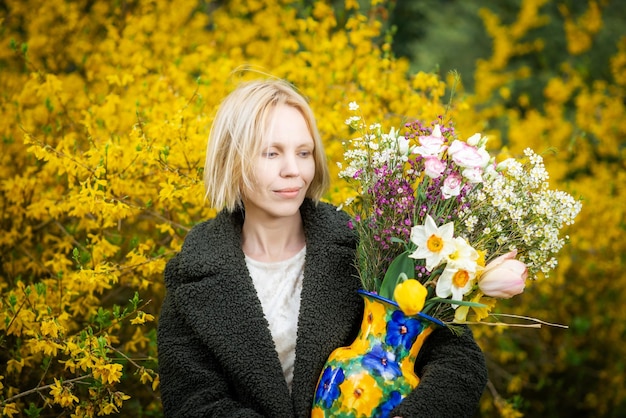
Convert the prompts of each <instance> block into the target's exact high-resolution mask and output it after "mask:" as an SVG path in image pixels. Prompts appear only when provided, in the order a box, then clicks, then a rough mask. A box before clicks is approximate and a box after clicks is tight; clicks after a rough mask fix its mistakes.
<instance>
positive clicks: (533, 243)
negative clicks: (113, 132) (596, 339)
mask: <svg viewBox="0 0 626 418" xmlns="http://www.w3.org/2000/svg"><path fill="white" fill-rule="evenodd" d="M350 110H351V111H352V112H354V116H351V117H350V118H348V120H347V121H346V124H348V125H349V126H350V127H351V128H353V129H354V130H355V131H356V132H357V135H358V137H356V138H354V139H352V140H350V141H349V143H348V144H347V145H348V146H347V149H346V151H345V154H344V158H345V162H344V163H343V164H341V163H340V164H339V165H340V170H341V171H340V176H341V177H343V178H345V179H346V180H347V181H348V182H350V183H351V184H352V185H353V186H354V191H355V196H354V197H352V198H350V199H348V200H347V201H346V202H345V203H344V204H343V205H342V207H344V208H346V210H347V211H348V212H350V213H351V214H352V221H351V227H352V228H355V229H356V230H357V232H358V233H359V236H360V243H359V247H358V250H357V268H358V271H359V274H360V278H361V281H362V284H363V288H364V289H365V290H366V291H369V292H372V293H377V294H379V295H380V296H382V297H384V298H387V299H390V300H393V301H395V302H396V303H397V304H398V306H399V307H400V308H401V309H402V311H403V312H404V313H406V314H407V315H415V314H418V313H419V314H422V315H428V316H430V317H431V318H434V320H436V322H438V323H443V324H452V323H464V322H467V321H468V314H469V313H470V312H473V315H472V318H473V320H475V321H480V320H482V319H484V318H486V317H488V316H489V312H490V310H491V309H492V308H493V307H494V306H495V303H496V301H497V299H501V298H510V297H512V296H514V295H517V294H519V293H521V292H523V290H524V287H525V283H526V280H527V279H535V278H537V277H538V276H548V275H549V273H550V271H551V270H553V269H554V268H555V267H556V266H557V259H556V255H557V253H558V251H559V250H560V249H561V248H562V247H563V245H564V244H565V242H566V241H567V239H568V237H567V236H565V237H562V236H561V234H560V233H561V230H562V229H563V227H564V226H565V225H570V224H572V223H573V222H574V219H575V217H576V216H577V214H578V213H579V212H580V210H581V203H580V201H578V200H576V199H574V198H573V197H572V196H571V195H569V194H568V193H566V192H563V191H559V190H551V189H550V188H549V185H548V173H547V172H546V170H545V166H544V164H543V159H542V157H541V156H540V155H538V154H536V153H535V152H534V151H532V150H531V149H526V150H525V152H524V154H525V156H524V157H523V158H521V159H513V158H508V159H504V160H502V161H498V160H497V159H496V156H495V155H491V154H490V153H489V152H488V151H487V149H486V147H485V146H486V142H487V138H486V137H484V136H482V135H480V134H474V135H472V136H471V137H469V138H468V139H467V140H462V139H460V138H459V137H458V135H457V133H456V132H455V129H454V126H453V125H452V124H448V125H447V126H446V125H444V123H443V119H442V118H440V119H439V120H437V121H435V122H433V123H432V124H430V125H428V126H427V125H425V124H423V123H422V122H420V121H415V122H412V123H406V124H405V126H404V128H405V132H404V134H402V135H401V134H400V133H399V131H398V130H396V129H395V128H391V129H390V130H389V131H385V130H383V128H382V126H381V125H380V124H373V125H366V124H365V122H364V121H363V120H362V117H361V116H360V115H359V114H358V111H359V106H358V105H357V104H356V103H354V102H353V103H350ZM470 309H471V311H470Z"/></svg>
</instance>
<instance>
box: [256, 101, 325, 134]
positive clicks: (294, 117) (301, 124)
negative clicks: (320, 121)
mask: <svg viewBox="0 0 626 418" xmlns="http://www.w3.org/2000/svg"><path fill="white" fill-rule="evenodd" d="M267 119H268V120H267V123H266V129H265V132H264V135H263V142H266V143H267V142H275V141H285V140H293V141H306V142H313V137H312V136H311V132H310V129H309V124H308V123H307V120H306V118H305V117H304V115H303V114H302V112H300V110H299V109H298V108H296V107H294V106H289V105H285V104H280V105H277V106H276V107H275V108H273V109H272V110H271V112H270V113H269V114H268V117H267Z"/></svg>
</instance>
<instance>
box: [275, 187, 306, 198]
mask: <svg viewBox="0 0 626 418" xmlns="http://www.w3.org/2000/svg"><path fill="white" fill-rule="evenodd" d="M300 190H302V187H286V188H284V189H277V190H274V193H276V194H277V195H279V196H282V197H285V198H294V197H298V196H299V195H300Z"/></svg>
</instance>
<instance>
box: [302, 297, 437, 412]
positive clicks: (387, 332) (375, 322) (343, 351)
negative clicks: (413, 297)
mask: <svg viewBox="0 0 626 418" xmlns="http://www.w3.org/2000/svg"><path fill="white" fill-rule="evenodd" d="M359 293H360V294H361V296H362V297H363V299H364V302H365V306H364V312H363V320H362V322H361V329H360V331H359V334H358V336H357V337H356V339H355V340H354V341H353V342H352V344H351V345H350V346H348V347H340V348H337V349H336V350H334V351H333V352H332V353H331V355H330V356H329V357H328V360H327V361H326V364H325V365H324V369H323V372H322V374H321V376H320V378H319V381H318V385H317V388H316V391H315V398H314V401H313V407H312V410H311V418H322V417H333V418H356V417H367V418H369V417H378V418H386V417H389V416H390V413H391V411H392V410H393V409H394V408H395V407H396V406H398V405H399V404H400V403H401V402H402V399H404V398H405V397H406V396H407V395H408V394H409V393H410V392H411V391H412V390H413V389H415V388H416V387H417V385H418V384H419V378H418V377H417V376H416V375H415V372H414V368H415V359H416V358H417V355H418V353H419V350H420V349H421V347H422V345H423V343H424V341H425V339H426V338H427V337H428V335H429V334H430V333H431V331H432V330H433V326H432V323H431V322H429V321H428V319H425V318H423V317H421V316H419V315H416V316H407V315H405V314H404V313H403V312H402V311H401V310H400V308H399V307H398V305H397V304H396V303H395V302H393V301H390V300H388V299H385V298H382V297H380V296H378V295H376V294H373V293H369V292H365V291H359Z"/></svg>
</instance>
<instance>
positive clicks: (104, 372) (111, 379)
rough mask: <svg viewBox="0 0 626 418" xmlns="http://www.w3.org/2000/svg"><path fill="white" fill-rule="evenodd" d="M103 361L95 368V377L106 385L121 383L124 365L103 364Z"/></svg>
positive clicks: (99, 360)
mask: <svg viewBox="0 0 626 418" xmlns="http://www.w3.org/2000/svg"><path fill="white" fill-rule="evenodd" d="M102 362H103V361H102V359H98V363H97V364H95V365H94V367H93V377H94V378H96V379H99V380H100V381H102V383H104V384H107V383H108V384H112V383H119V381H120V378H121V377H122V365H121V364H117V363H109V364H102Z"/></svg>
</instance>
